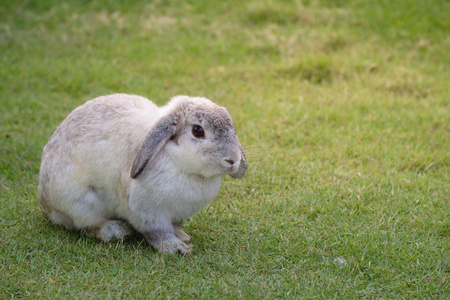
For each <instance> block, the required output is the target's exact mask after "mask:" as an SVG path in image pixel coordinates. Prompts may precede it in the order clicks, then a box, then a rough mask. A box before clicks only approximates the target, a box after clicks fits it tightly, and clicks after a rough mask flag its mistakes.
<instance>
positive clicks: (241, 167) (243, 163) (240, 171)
mask: <svg viewBox="0 0 450 300" xmlns="http://www.w3.org/2000/svg"><path fill="white" fill-rule="evenodd" d="M239 148H240V149H241V162H240V163H239V168H238V170H237V171H236V173H232V174H230V176H231V177H233V178H242V177H244V175H245V172H246V171H247V159H246V158H245V153H244V149H242V146H239Z"/></svg>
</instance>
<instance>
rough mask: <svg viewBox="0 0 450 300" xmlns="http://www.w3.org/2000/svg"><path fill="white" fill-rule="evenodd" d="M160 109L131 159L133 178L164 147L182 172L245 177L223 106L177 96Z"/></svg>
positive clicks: (241, 154) (240, 152) (242, 156)
mask: <svg viewBox="0 0 450 300" xmlns="http://www.w3.org/2000/svg"><path fill="white" fill-rule="evenodd" d="M163 110H164V113H163V117H162V118H161V119H160V120H159V121H158V122H157V123H156V124H155V126H154V127H153V128H152V129H151V130H150V132H149V134H148V135H147V137H146V139H145V141H144V142H143V145H142V147H141V149H140V151H139V153H138V155H137V157H136V159H135V160H134V163H133V166H132V170H131V177H132V178H136V177H137V176H139V174H140V173H141V172H142V171H143V170H144V168H145V166H146V165H147V163H148V162H149V161H150V160H152V158H153V157H154V156H155V155H156V154H157V153H158V152H159V151H160V150H161V149H162V148H163V147H165V151H166V152H167V153H168V155H169V156H170V158H171V159H172V160H173V161H174V162H175V164H176V165H177V166H178V167H179V168H180V169H181V170H183V172H185V173H188V174H193V175H200V176H203V177H207V178H208V177H213V176H220V175H224V174H229V175H230V176H231V177H234V178H241V177H243V176H244V174H245V172H246V170H247V162H246V159H245V154H244V151H243V149H242V147H241V145H240V143H239V140H238V138H237V135H236V132H235V130H234V127H233V121H232V119H231V117H230V115H229V114H228V112H227V110H226V109H225V108H224V107H221V106H218V105H216V104H214V103H213V102H211V101H210V100H208V99H206V98H201V97H188V96H177V97H175V98H173V99H172V100H171V101H170V102H169V104H168V105H167V106H165V107H164V108H163Z"/></svg>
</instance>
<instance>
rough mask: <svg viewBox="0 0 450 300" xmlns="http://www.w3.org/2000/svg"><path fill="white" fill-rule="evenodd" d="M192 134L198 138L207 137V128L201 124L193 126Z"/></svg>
mask: <svg viewBox="0 0 450 300" xmlns="http://www.w3.org/2000/svg"><path fill="white" fill-rule="evenodd" d="M192 135H193V136H195V137H196V138H199V139H203V138H205V130H204V129H203V127H202V126H200V125H194V126H192Z"/></svg>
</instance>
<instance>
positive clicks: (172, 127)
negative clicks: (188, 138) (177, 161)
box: [131, 114, 178, 178]
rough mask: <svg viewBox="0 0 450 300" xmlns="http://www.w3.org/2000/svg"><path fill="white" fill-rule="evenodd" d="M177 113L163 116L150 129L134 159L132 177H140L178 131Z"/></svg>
mask: <svg viewBox="0 0 450 300" xmlns="http://www.w3.org/2000/svg"><path fill="white" fill-rule="evenodd" d="M177 120H178V116H177V115H176V114H173V115H169V116H167V117H164V118H162V119H161V120H160V121H159V122H158V123H156V125H155V126H154V127H153V128H152V130H150V132H149V133H148V135H147V137H146V138H145V141H144V143H143V144H142V147H141V150H139V153H138V155H137V156H136V158H135V159H134V162H133V166H132V167H131V178H136V177H138V176H139V175H140V174H141V173H142V171H143V170H144V168H145V166H146V165H147V163H148V162H149V161H150V160H151V159H152V158H153V157H154V156H155V154H157V153H158V152H159V150H161V148H162V147H163V146H164V144H165V143H166V142H167V141H168V140H169V139H170V138H171V137H172V136H173V135H174V134H175V133H176V131H177Z"/></svg>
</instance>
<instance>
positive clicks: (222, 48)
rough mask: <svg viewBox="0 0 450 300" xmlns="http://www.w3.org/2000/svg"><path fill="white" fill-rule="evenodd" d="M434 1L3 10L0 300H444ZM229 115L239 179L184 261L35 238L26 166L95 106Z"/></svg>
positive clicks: (137, 249) (71, 236)
mask: <svg viewBox="0 0 450 300" xmlns="http://www.w3.org/2000/svg"><path fill="white" fill-rule="evenodd" d="M449 11H450V4H449V2H448V1H444V0H441V1H433V2H429V1H425V0H418V1H417V0H399V1H384V0H383V1H376V2H373V1H357V0H353V1H351V0H349V1H344V0H342V1H324V0H323V1H303V2H300V1H275V0H272V1H270V0H269V1H267V0H265V1H250V0H249V1H221V2H219V1H217V2H216V3H214V4H211V2H207V1H136V2H135V3H134V4H129V2H128V1H119V0H109V1H96V2H91V1H78V2H75V1H70V2H67V3H60V2H59V1H50V0H47V1H33V0H29V1H10V0H6V1H3V2H2V4H1V5H0V65H1V66H2V67H1V68H0V91H1V93H0V113H1V114H0V203H1V207H0V228H1V229H0V232H1V235H0V273H1V274H2V279H1V286H0V298H15V297H17V298H22V297H30V298H87V297H89V298H130V297H131V298H199V297H200V298H256V299H258V298H269V299H272V298H305V299H309V298H321V299H329V298H363V299H373V298H384V299H386V298H389V299H392V298H404V299H424V298H441V299H444V298H447V297H448V295H450V285H449V280H450V278H449V264H450V261H449V260H450V258H449V253H450V251H449V234H450V226H449V224H450V220H449V216H450V203H449V202H450V192H449V187H450V183H449V182H450V181H449V159H450V158H449V154H450V153H449V149H450V134H449V132H450V125H449V118H448V116H449V115H450V110H449V103H450V101H449V100H450V99H449V88H448V84H449V82H450V71H449V65H450V56H449V55H448V49H450V39H449V37H448V32H449V30H450V21H449V18H448V12H449ZM115 92H126V93H133V94H140V95H144V96H147V97H149V98H151V99H153V100H154V101H155V102H156V103H158V104H163V103H165V102H167V101H168V99H169V98H170V97H172V96H174V95H177V94H189V95H202V96H206V97H209V98H211V99H213V100H215V101H216V102H217V103H219V104H222V105H224V106H226V107H227V108H228V110H229V111H230V113H231V114H232V116H233V118H234V121H235V125H236V128H237V131H238V134H239V136H240V140H241V143H242V145H243V147H244V149H245V150H246V154H247V156H248V162H249V170H248V173H247V175H246V177H244V178H243V180H239V181H238V180H232V179H231V178H226V180H225V182H224V184H223V187H222V189H221V191H220V194H219V195H218V197H217V198H216V199H215V201H214V202H213V203H212V204H211V205H210V206H208V207H206V208H205V209H203V210H202V211H201V212H200V213H198V214H197V215H195V216H194V217H192V218H191V219H190V220H188V221H187V222H186V224H185V228H186V231H187V232H188V233H189V234H191V235H192V236H193V239H194V240H193V243H194V245H195V248H194V253H193V254H192V255H189V256H170V255H162V254H160V253H157V252H155V251H153V250H151V249H150V247H149V246H147V245H146V244H145V242H144V241H143V240H142V239H140V238H136V239H131V240H126V241H123V242H121V243H113V244H101V243H99V242H97V241H96V240H93V239H88V238H86V237H83V236H80V235H78V234H76V233H71V232H67V231H65V230H63V229H62V228H60V227H57V226H54V225H52V224H51V223H50V222H49V221H48V220H47V219H46V218H45V216H44V215H43V214H42V212H41V209H40V207H39V205H38V202H37V182H38V172H39V164H40V154H41V151H42V148H43V146H44V145H45V143H46V142H47V141H48V139H49V137H50V135H51V134H52V132H53V131H54V129H55V128H56V126H57V125H58V124H59V123H60V122H61V121H62V120H63V119H64V118H65V116H66V115H67V114H68V113H69V112H70V111H71V110H72V109H73V108H75V107H76V106H78V105H80V104H81V103H83V102H84V101H86V100H89V99H91V98H94V97H96V96H99V95H103V94H110V93H115Z"/></svg>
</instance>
